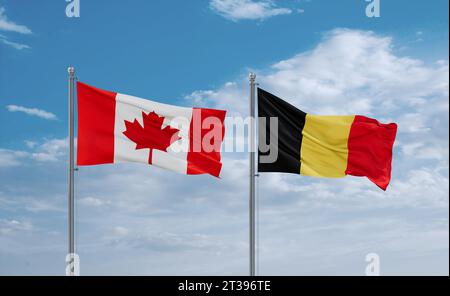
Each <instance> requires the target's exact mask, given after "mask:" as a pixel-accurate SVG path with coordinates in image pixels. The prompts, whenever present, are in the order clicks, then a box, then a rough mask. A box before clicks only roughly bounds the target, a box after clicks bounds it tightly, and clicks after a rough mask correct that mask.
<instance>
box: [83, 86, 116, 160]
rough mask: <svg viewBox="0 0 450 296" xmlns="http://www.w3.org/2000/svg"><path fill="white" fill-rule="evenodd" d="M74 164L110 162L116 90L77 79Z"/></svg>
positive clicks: (112, 150) (112, 154) (111, 157)
mask: <svg viewBox="0 0 450 296" xmlns="http://www.w3.org/2000/svg"><path fill="white" fill-rule="evenodd" d="M77 97H78V137H77V164H78V165H94V164H103V163H113V162H114V120H115V112H116V93H114V92H110V91H105V90H101V89H98V88H95V87H92V86H89V85H87V84H84V83H82V82H77Z"/></svg>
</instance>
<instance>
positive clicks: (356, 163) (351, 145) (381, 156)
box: [345, 115, 397, 190]
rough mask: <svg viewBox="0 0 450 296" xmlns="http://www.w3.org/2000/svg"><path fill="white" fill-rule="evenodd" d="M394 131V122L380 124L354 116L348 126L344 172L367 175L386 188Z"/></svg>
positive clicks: (379, 185) (395, 128) (395, 127)
mask: <svg viewBox="0 0 450 296" xmlns="http://www.w3.org/2000/svg"><path fill="white" fill-rule="evenodd" d="M396 134H397V125H396V124H395V123H390V124H382V123H379V122H378V121H377V120H375V119H371V118H368V117H365V116H360V115H357V116H355V119H354V121H353V124H352V126H351V128H350V135H349V139H348V161H347V169H346V171H345V173H346V174H347V175H353V176H366V177H368V178H369V180H371V181H372V182H374V183H375V184H376V185H377V186H378V187H380V188H381V189H383V190H386V188H387V186H388V185H389V181H390V180H391V163H392V146H393V145H394V140H395V136H396Z"/></svg>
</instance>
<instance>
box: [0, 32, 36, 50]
mask: <svg viewBox="0 0 450 296" xmlns="http://www.w3.org/2000/svg"><path fill="white" fill-rule="evenodd" d="M0 41H1V42H2V43H3V44H6V45H8V46H11V47H12V48H14V49H17V50H22V49H30V48H31V47H30V46H28V45H26V44H22V43H17V42H13V41H9V40H8V39H6V37H5V36H2V35H0Z"/></svg>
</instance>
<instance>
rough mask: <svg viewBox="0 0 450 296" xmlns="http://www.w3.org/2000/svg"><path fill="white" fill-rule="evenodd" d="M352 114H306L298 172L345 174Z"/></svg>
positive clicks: (329, 175) (340, 175) (308, 174)
mask: <svg viewBox="0 0 450 296" xmlns="http://www.w3.org/2000/svg"><path fill="white" fill-rule="evenodd" d="M354 119H355V116H319V115H309V114H307V115H306V122H305V127H304V128H303V131H302V134H303V139H302V145H301V151H300V161H301V166H300V173H301V174H302V175H306V176H315V177H328V178H339V177H344V176H345V170H346V169H347V158H348V146H347V143H348V136H349V134H350V127H351V125H352V123H353V120H354Z"/></svg>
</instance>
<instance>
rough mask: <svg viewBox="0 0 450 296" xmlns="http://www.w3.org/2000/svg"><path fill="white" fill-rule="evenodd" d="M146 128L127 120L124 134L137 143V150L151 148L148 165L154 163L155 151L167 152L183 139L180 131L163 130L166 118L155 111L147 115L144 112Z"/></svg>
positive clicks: (136, 122) (166, 128)
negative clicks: (153, 154) (173, 144)
mask: <svg viewBox="0 0 450 296" xmlns="http://www.w3.org/2000/svg"><path fill="white" fill-rule="evenodd" d="M142 120H143V122H144V127H142V126H141V124H140V123H139V122H138V121H137V120H136V119H135V120H134V121H133V122H132V123H131V122H129V121H127V120H125V127H126V130H125V131H124V132H123V134H124V135H125V136H126V137H127V138H128V139H130V140H131V141H133V142H135V143H136V150H138V149H144V148H150V154H149V156H148V163H149V164H151V163H152V151H153V149H157V150H161V151H167V148H168V147H169V146H170V145H171V144H172V143H173V142H175V141H177V140H179V139H181V138H180V137H179V136H178V132H179V131H180V130H178V129H176V128H172V127H170V126H166V127H165V128H163V129H161V127H162V124H163V121H164V117H163V116H159V115H158V114H156V113H155V112H154V111H152V112H150V113H148V114H145V112H142Z"/></svg>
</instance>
